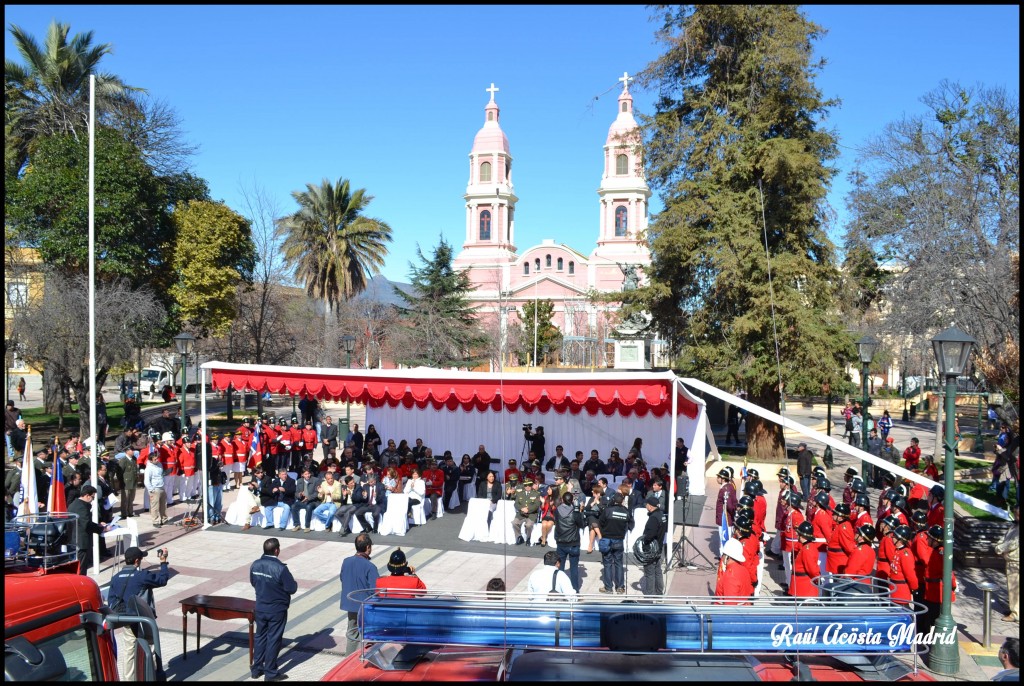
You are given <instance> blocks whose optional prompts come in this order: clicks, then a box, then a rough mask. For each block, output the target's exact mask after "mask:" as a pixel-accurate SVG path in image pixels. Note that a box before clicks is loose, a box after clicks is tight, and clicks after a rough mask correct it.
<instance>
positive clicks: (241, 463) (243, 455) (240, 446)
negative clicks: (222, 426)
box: [231, 431, 249, 488]
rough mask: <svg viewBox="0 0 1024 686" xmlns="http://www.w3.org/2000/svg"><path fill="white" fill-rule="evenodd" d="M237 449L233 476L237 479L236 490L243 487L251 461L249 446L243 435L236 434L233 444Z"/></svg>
mask: <svg viewBox="0 0 1024 686" xmlns="http://www.w3.org/2000/svg"><path fill="white" fill-rule="evenodd" d="M231 444H232V445H233V446H234V447H235V464H234V468H233V470H232V474H233V475H234V477H235V488H241V487H242V477H243V476H245V465H246V463H247V462H248V461H249V445H248V444H247V443H246V442H245V441H243V440H242V434H240V433H238V432H237V431H236V432H235V440H233V441H232V442H231Z"/></svg>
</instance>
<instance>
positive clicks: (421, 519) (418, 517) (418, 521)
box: [388, 498, 430, 526]
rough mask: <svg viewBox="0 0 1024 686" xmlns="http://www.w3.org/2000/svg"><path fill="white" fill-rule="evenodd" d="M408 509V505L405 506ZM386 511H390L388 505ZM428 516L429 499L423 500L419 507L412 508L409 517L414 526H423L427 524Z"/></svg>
mask: <svg viewBox="0 0 1024 686" xmlns="http://www.w3.org/2000/svg"><path fill="white" fill-rule="evenodd" d="M406 507H408V505H406ZM388 509H389V510H390V509H391V505H390V504H389V505H388ZM428 514H430V499H429V498H424V499H423V501H422V502H421V503H420V504H419V505H413V506H412V516H411V517H409V519H410V520H412V523H413V524H415V525H416V526H423V525H424V524H426V523H427V515H428Z"/></svg>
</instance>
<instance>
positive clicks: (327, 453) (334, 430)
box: [320, 417, 338, 460]
mask: <svg viewBox="0 0 1024 686" xmlns="http://www.w3.org/2000/svg"><path fill="white" fill-rule="evenodd" d="M320 445H321V447H322V448H323V451H324V459H325V460H326V459H327V458H328V457H337V456H338V425H337V424H335V423H334V417H327V418H326V419H325V420H324V424H323V426H321V427H320Z"/></svg>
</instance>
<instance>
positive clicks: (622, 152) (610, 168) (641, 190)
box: [454, 74, 651, 368]
mask: <svg viewBox="0 0 1024 686" xmlns="http://www.w3.org/2000/svg"><path fill="white" fill-rule="evenodd" d="M629 80H630V77H629V76H628V75H626V74H624V75H623V77H622V78H621V79H620V81H622V82H623V88H622V93H621V94H620V95H619V98H618V102H617V112H616V116H615V119H614V121H613V122H612V123H611V126H610V127H609V129H608V136H607V138H606V140H605V143H604V154H603V165H602V171H601V184H600V187H599V188H598V191H597V195H598V199H597V208H596V209H597V210H598V212H597V213H596V214H597V216H598V220H597V222H596V223H595V233H596V238H597V241H596V246H595V247H594V248H593V249H592V250H591V251H589V253H585V252H582V251H580V250H579V249H577V248H575V247H573V246H569V245H566V244H564V243H558V242H556V241H555V240H554V239H544V240H542V241H541V243H540V244H539V245H534V246H532V247H529V248H526V249H524V250H523V251H522V252H520V251H519V250H518V248H517V247H516V243H515V230H516V224H515V209H516V203H517V202H518V200H519V198H518V197H517V196H516V194H515V187H514V185H513V176H512V154H511V150H510V146H509V141H508V137H507V136H506V135H505V133H504V131H502V130H501V125H500V121H499V115H500V110H499V108H498V104H497V102H496V101H495V98H494V94H495V92H496V91H497V90H498V89H496V88H495V87H494V84H491V88H488V89H487V91H489V92H490V94H491V99H490V101H489V102H488V103H487V105H486V107H485V108H484V125H483V127H481V129H480V130H479V131H478V132H477V134H476V137H475V138H474V139H473V147H472V149H471V150H470V153H469V182H468V184H467V185H466V193H465V195H464V196H463V197H464V199H465V202H466V239H465V242H464V243H463V245H462V250H461V252H460V253H459V254H458V256H457V257H456V258H455V261H454V267H455V268H456V269H460V270H466V271H467V272H468V275H469V279H470V281H471V283H472V284H473V286H474V289H475V290H474V292H473V295H472V296H471V300H472V302H473V304H474V306H475V308H476V310H477V312H478V314H479V316H480V319H481V321H482V322H485V323H486V322H490V323H491V324H492V325H493V326H496V327H498V329H499V331H500V332H501V336H502V337H503V338H504V336H505V335H506V332H507V331H508V327H509V326H510V325H511V324H512V323H514V322H515V321H517V320H518V318H519V317H520V316H521V314H522V311H523V310H522V308H523V305H525V304H526V303H528V302H531V301H536V300H551V301H552V302H553V303H554V318H553V322H552V323H553V324H554V325H555V326H557V327H558V328H559V329H560V330H561V332H562V335H563V345H562V349H561V350H560V351H548V352H547V353H546V354H542V353H541V351H536V355H533V354H531V359H533V360H540V361H546V362H548V363H554V362H555V361H556V360H557V361H558V363H560V364H565V365H570V366H616V367H623V368H637V367H644V366H649V363H650V359H651V357H650V344H649V343H648V344H647V348H646V352H645V347H644V345H645V344H644V342H643V341H632V342H626V341H623V340H621V338H622V336H621V334H622V333H626V331H624V329H625V326H624V325H621V324H620V323H619V322H618V317H617V315H616V312H617V310H618V305H617V304H616V303H614V302H603V301H599V300H596V299H595V298H594V297H593V295H594V294H595V293H613V292H621V291H622V290H628V289H630V288H635V287H636V286H638V285H641V284H642V283H643V280H644V278H645V277H644V273H645V270H646V268H647V267H648V266H649V265H650V263H651V256H650V251H649V250H648V248H647V246H646V244H645V243H644V242H643V239H642V236H643V235H644V231H645V229H646V228H647V221H648V207H647V203H648V199H649V198H650V196H651V191H650V189H649V188H648V186H647V182H646V181H645V180H644V177H643V171H642V170H643V164H642V160H641V159H640V157H639V156H640V147H639V143H640V130H639V127H638V125H637V123H636V120H635V119H634V117H633V98H632V96H631V95H630V94H629ZM595 153H596V150H595ZM594 160H595V176H596V175H597V164H598V161H599V160H602V157H599V156H598V155H597V154H595V155H594ZM526 328H527V329H529V330H532V326H527V327H526ZM615 330H618V333H619V334H620V336H618V337H616V338H613V337H612V335H613V332H614V331H615ZM627 337H628V336H627ZM527 348H529V345H527ZM645 360H646V362H645Z"/></svg>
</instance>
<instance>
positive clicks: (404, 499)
mask: <svg viewBox="0 0 1024 686" xmlns="http://www.w3.org/2000/svg"><path fill="white" fill-rule="evenodd" d="M408 508H409V496H408V495H406V494H405V493H391V494H389V495H388V509H387V510H386V511H385V512H384V516H383V517H382V518H381V522H380V526H378V527H377V532H378V533H379V534H380V535H381V536H391V535H394V536H405V532H406V531H408V529H409V520H408V519H407V518H406V511H407V510H408Z"/></svg>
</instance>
